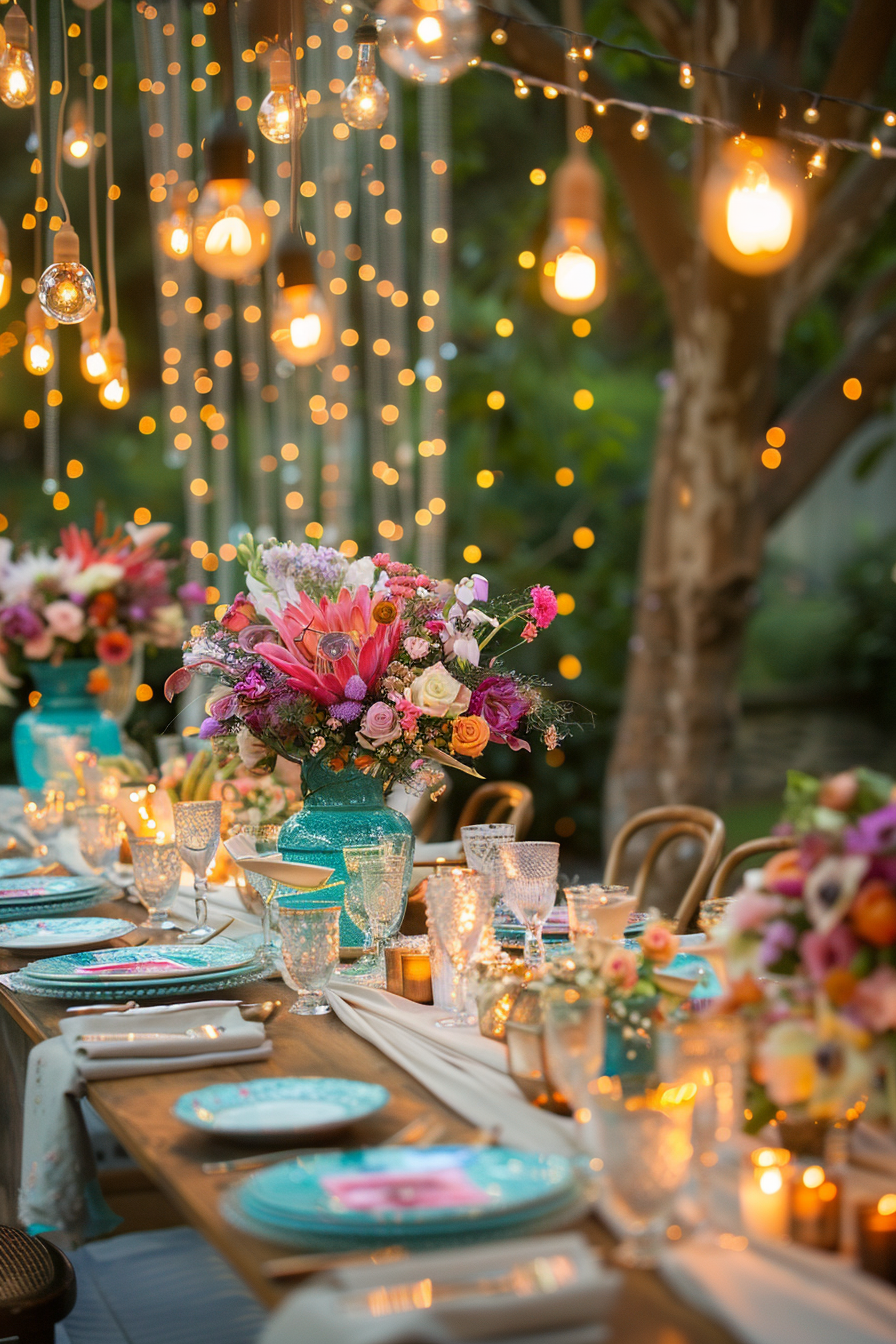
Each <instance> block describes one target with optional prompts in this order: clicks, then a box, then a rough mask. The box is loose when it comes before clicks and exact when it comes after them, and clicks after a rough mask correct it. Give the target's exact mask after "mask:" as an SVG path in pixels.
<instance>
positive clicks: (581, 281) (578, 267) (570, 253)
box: [554, 247, 597, 299]
mask: <svg viewBox="0 0 896 1344" xmlns="http://www.w3.org/2000/svg"><path fill="white" fill-rule="evenodd" d="M596 284H597V266H596V265H595V263H594V261H593V259H592V258H591V257H589V256H587V255H586V253H584V252H583V251H582V249H581V248H579V247H570V248H567V250H566V251H565V252H561V253H560V255H559V257H558V258H557V262H556V270H555V272H554V288H555V289H556V291H557V293H558V294H559V295H560V297H561V299H587V297H588V295H589V294H592V293H593V292H594V287H595V285H596Z"/></svg>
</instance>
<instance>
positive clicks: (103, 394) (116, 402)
mask: <svg viewBox="0 0 896 1344" xmlns="http://www.w3.org/2000/svg"><path fill="white" fill-rule="evenodd" d="M102 351H103V355H104V356H105V360H106V365H107V370H108V371H107V374H106V378H105V380H104V381H103V382H102V383H100V402H101V403H102V405H103V406H105V407H106V408H107V409H108V410H110V411H117V410H120V409H121V407H122V406H126V405H127V403H128V398H129V397H130V395H131V390H130V386H129V384H128V370H127V349H126V347H125V343H124V337H123V336H122V334H121V332H120V331H119V330H118V328H117V327H110V328H109V330H108V331H107V333H106V338H105V340H104V341H103V342H102Z"/></svg>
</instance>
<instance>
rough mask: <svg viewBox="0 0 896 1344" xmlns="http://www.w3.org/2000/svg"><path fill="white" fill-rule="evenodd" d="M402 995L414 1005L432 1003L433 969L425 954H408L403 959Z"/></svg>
mask: <svg viewBox="0 0 896 1344" xmlns="http://www.w3.org/2000/svg"><path fill="white" fill-rule="evenodd" d="M401 978H402V993H403V995H404V997H405V998H406V999H410V1000H411V1001H412V1002H413V1003H432V967H431V965H430V960H429V957H428V956H427V955H426V953H425V952H408V953H406V954H405V955H404V956H403V957H402V959H401Z"/></svg>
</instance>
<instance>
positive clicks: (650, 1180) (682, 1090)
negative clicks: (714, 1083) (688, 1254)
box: [592, 1074, 697, 1269]
mask: <svg viewBox="0 0 896 1344" xmlns="http://www.w3.org/2000/svg"><path fill="white" fill-rule="evenodd" d="M597 1083H598V1086H597V1088H596V1089H595V1091H594V1093H593V1099H592V1104H593V1108H594V1109H595V1110H596V1112H597V1117H598V1121H599V1127H600V1132H601V1158H602V1159H603V1168H602V1177H603V1180H604V1198H605V1199H606V1200H607V1202H608V1204H609V1206H610V1208H611V1209H612V1212H613V1214H615V1216H616V1219H617V1220H618V1221H620V1222H622V1224H623V1226H624V1227H625V1230H626V1236H625V1239H624V1240H623V1241H621V1242H620V1243H619V1245H618V1246H617V1247H616V1249H615V1251H614V1252H613V1259H614V1260H615V1261H616V1262H617V1264H621V1265H625V1266H627V1267H628V1268H631V1269H648V1268H650V1267H651V1266H652V1265H654V1264H655V1263H656V1256H657V1253H658V1251H659V1249H660V1248H661V1247H662V1246H663V1245H665V1244H667V1243H666V1237H665V1233H666V1228H667V1226H668V1222H669V1217H670V1215H671V1213H672V1208H673V1205H674V1202H675V1196H676V1195H677V1194H678V1191H679V1190H680V1189H681V1187H682V1185H683V1184H684V1182H685V1180H686V1178H687V1174H688V1166H689V1163H690V1160H691V1152H692V1149H691V1117H692V1113H693V1107H694V1097H695V1095H696V1092H697V1088H696V1086H695V1085H694V1083H687V1082H684V1083H682V1082H678V1081H677V1080H676V1081H675V1082H672V1083H665V1082H664V1083H660V1084H659V1086H657V1087H648V1086H647V1085H646V1083H647V1080H646V1079H645V1078H643V1077H641V1076H639V1075H637V1074H628V1075H626V1076H625V1077H622V1078H606V1077H604V1078H599V1079H598V1080H597Z"/></svg>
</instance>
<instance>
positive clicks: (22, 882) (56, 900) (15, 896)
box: [0, 864, 116, 920]
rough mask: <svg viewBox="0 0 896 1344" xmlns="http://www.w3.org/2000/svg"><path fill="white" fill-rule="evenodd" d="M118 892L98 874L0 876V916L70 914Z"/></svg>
mask: <svg viewBox="0 0 896 1344" xmlns="http://www.w3.org/2000/svg"><path fill="white" fill-rule="evenodd" d="M32 866H33V864H32ZM115 894H116V893H114V892H110V890H109V887H108V886H107V885H106V884H105V883H104V882H103V881H102V879H101V878H99V877H5V876H0V919H3V920H7V919H38V918H42V917H43V916H45V915H70V914H71V913H72V912H73V911H74V910H83V909H85V907H87V906H89V905H97V904H98V903H99V902H100V901H103V900H109V899H110V897H111V896H113V895H115Z"/></svg>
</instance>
